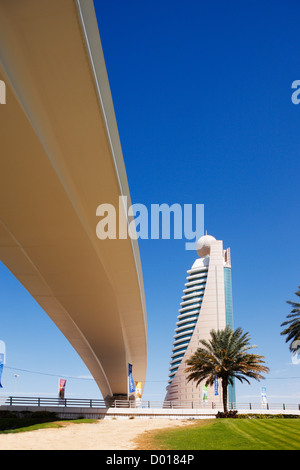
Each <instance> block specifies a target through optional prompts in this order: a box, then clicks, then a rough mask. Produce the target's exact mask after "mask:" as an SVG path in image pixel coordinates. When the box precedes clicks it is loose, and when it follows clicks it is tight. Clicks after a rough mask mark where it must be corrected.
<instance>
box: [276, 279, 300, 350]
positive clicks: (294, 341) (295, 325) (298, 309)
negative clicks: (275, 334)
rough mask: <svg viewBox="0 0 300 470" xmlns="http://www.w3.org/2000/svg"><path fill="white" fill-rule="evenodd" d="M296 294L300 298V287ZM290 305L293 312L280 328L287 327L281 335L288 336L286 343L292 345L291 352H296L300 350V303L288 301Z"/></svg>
mask: <svg viewBox="0 0 300 470" xmlns="http://www.w3.org/2000/svg"><path fill="white" fill-rule="evenodd" d="M295 294H296V295H297V296H298V297H300V286H298V291H297V292H295ZM287 303H288V304H290V305H292V307H293V308H292V311H291V313H290V314H289V315H287V317H286V318H289V320H286V321H285V322H283V323H281V325H280V326H287V325H288V327H287V328H285V329H284V330H283V331H282V332H281V333H280V334H281V335H287V337H286V340H285V342H286V343H288V342H289V341H291V344H290V351H292V352H296V351H297V349H298V348H299V343H298V341H299V340H300V303H298V302H292V301H291V300H288V301H287Z"/></svg>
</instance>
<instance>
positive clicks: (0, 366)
mask: <svg viewBox="0 0 300 470" xmlns="http://www.w3.org/2000/svg"><path fill="white" fill-rule="evenodd" d="M2 372H3V362H2V363H1V364H0V388H3V385H2V383H1V376H2Z"/></svg>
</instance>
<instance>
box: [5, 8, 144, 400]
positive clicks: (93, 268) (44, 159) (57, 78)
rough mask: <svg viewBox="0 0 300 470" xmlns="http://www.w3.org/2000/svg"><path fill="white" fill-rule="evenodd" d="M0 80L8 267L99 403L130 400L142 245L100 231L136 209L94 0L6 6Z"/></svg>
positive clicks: (137, 375)
mask: <svg viewBox="0 0 300 470" xmlns="http://www.w3.org/2000/svg"><path fill="white" fill-rule="evenodd" d="M0 79H1V80H3V81H4V82H5V85H6V104H3V105H2V104H1V107H0V126H1V127H0V129H1V131H0V132H1V144H0V145H1V157H0V158H1V170H0V260H1V261H2V262H3V263H4V264H5V266H7V268H8V269H9V270H10V271H11V272H12V273H13V274H14V276H15V277H16V278H17V279H18V280H19V281H20V283H21V284H22V285H23V286H24V287H25V288H26V289H27V290H28V291H29V293H30V294H31V295H32V296H33V298H34V299H35V300H36V301H37V303H38V304H39V305H40V306H41V307H42V308H43V310H44V311H45V312H46V313H47V314H48V315H49V317H50V318H51V319H52V320H53V322H54V323H55V324H56V325H57V327H58V328H59V329H60V330H61V332H62V333H63V334H64V335H65V337H66V338H67V340H68V341H69V342H70V343H71V344H72V346H73V347H74V349H75V350H76V351H77V353H78V354H79V356H80V357H81V358H82V360H83V361H84V363H85V364H86V366H87V367H88V369H89V370H90V372H91V374H92V376H93V377H94V379H95V381H96V383H97V385H98V387H99V389H100V391H101V393H102V395H103V397H104V398H106V397H110V396H113V395H127V394H128V363H130V364H132V366H133V378H134V380H135V381H141V382H142V383H143V384H144V382H145V377H146V366H147V320H146V309H145V300H144V287H143V278H142V270H141V262H140V255H139V249H138V244H137V240H133V239H132V238H130V237H127V238H126V239H121V240H120V239H116V240H111V239H108V238H107V239H105V240H100V239H99V238H97V234H96V225H97V222H98V219H97V216H96V209H97V207H98V206H99V205H100V204H102V203H108V204H112V205H114V207H115V208H117V211H118V209H119V198H120V196H126V197H127V202H128V206H130V204H131V202H130V194H129V188H128V182H127V176H126V171H125V165H124V161H123V155H122V149H121V145H120V141H119V135H118V129H117V123H116V118H115V114H114V108H113V103H112V98H111V93H110V87H109V82H108V78H107V72H106V67H105V61H104V57H103V53H102V48H101V42H100V36H99V30H98V24H97V19H96V16H95V11H94V6H93V2H92V1H91V0H63V1H62V0H43V1H40V0H26V1H24V0H14V1H8V0H0ZM121 210H122V211H123V210H124V213H123V214H121V215H122V216H123V217H125V209H124V208H123V206H121Z"/></svg>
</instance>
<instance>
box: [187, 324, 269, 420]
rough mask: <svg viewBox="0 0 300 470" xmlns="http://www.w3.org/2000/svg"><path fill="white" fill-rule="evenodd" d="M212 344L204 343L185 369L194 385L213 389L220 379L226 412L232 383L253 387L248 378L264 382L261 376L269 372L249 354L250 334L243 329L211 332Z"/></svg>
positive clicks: (257, 359) (258, 357)
mask: <svg viewBox="0 0 300 470" xmlns="http://www.w3.org/2000/svg"><path fill="white" fill-rule="evenodd" d="M210 336H211V337H210V339H209V341H206V340H201V341H200V344H202V346H204V348H203V347H200V348H198V349H197V351H196V352H195V354H194V355H193V356H191V357H190V359H188V360H187V361H186V364H187V365H188V366H189V367H187V369H185V372H186V373H187V374H188V375H187V378H188V381H191V380H193V381H195V382H197V385H199V383H200V382H202V381H203V380H206V382H205V385H213V384H214V381H215V378H216V377H217V378H219V379H221V385H222V392H223V408H224V412H227V411H228V407H227V389H228V385H229V384H231V385H233V379H234V378H236V379H238V380H239V381H240V382H243V381H246V382H247V383H250V382H249V380H248V378H247V377H249V378H253V379H256V380H260V379H263V378H264V377H263V376H262V375H261V373H262V372H265V373H267V372H269V369H268V367H266V366H265V365H263V364H265V361H264V357H263V356H259V355H257V354H249V353H247V350H248V349H252V348H255V347H256V346H250V344H249V341H250V336H249V333H244V332H243V330H242V329H241V328H237V329H236V330H233V329H232V328H230V327H229V326H226V328H225V329H224V330H217V331H216V330H211V332H210Z"/></svg>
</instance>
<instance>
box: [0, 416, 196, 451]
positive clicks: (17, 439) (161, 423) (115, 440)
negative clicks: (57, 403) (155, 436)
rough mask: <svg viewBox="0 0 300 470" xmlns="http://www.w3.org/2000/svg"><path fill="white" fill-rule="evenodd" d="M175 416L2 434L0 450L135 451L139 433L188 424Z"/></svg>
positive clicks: (120, 420) (105, 421)
mask: <svg viewBox="0 0 300 470" xmlns="http://www.w3.org/2000/svg"><path fill="white" fill-rule="evenodd" d="M189 423H191V421H184V420H175V419H160V418H155V419H148V418H145V419H116V420H113V419H109V420H108V419H107V420H99V421H97V422H96V423H91V424H87V423H83V424H69V425H67V426H65V427H62V428H55V429H39V430H36V431H28V432H23V433H18V434H0V450H133V449H136V443H135V442H134V440H135V439H136V438H137V436H138V435H140V434H142V433H143V432H146V431H151V430H153V429H161V428H166V427H177V426H183V425H185V426H186V425H188V424H189Z"/></svg>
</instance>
